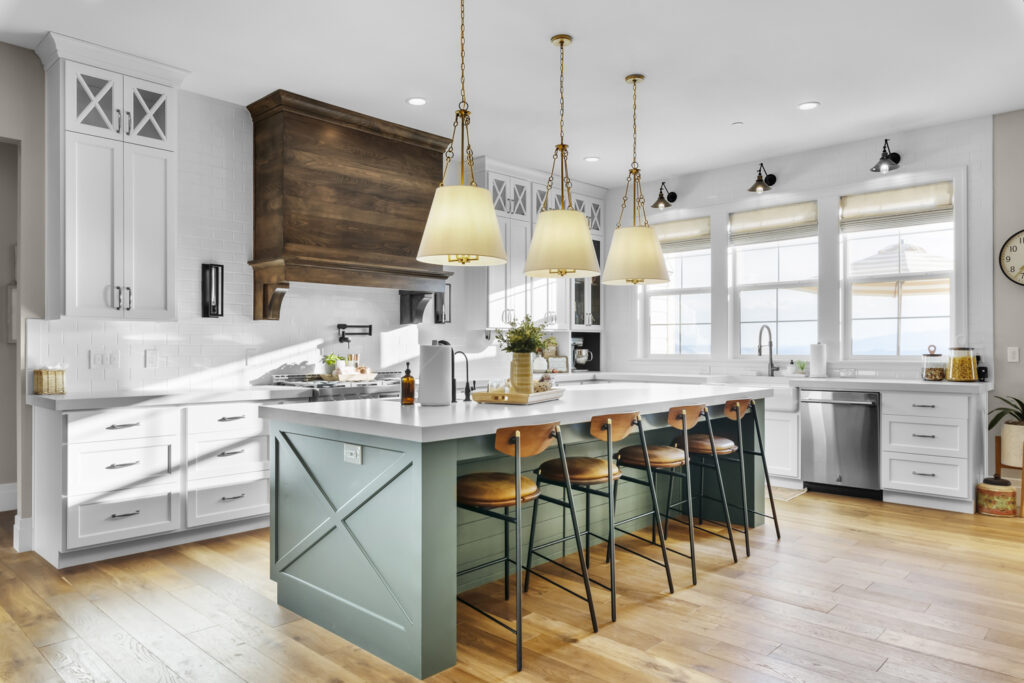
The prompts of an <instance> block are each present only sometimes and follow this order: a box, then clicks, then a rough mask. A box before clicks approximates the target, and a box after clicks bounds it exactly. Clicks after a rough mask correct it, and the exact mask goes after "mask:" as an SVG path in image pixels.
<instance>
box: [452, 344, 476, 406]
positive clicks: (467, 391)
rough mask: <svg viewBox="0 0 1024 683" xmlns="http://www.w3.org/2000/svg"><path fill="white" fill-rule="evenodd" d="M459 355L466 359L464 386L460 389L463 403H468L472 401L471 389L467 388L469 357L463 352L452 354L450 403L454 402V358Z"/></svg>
mask: <svg viewBox="0 0 1024 683" xmlns="http://www.w3.org/2000/svg"><path fill="white" fill-rule="evenodd" d="M459 354H461V355H462V357H463V358H465V359H466V386H464V387H463V388H462V391H463V394H465V398H463V400H464V401H466V402H469V401H472V400H473V389H472V388H471V387H470V386H469V356H467V355H466V352H465V351H456V352H455V353H453V354H452V401H454V400H455V362H454V361H455V356H458V355H459Z"/></svg>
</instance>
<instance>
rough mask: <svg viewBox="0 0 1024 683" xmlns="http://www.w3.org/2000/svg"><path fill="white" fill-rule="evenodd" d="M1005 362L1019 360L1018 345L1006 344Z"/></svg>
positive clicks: (1017, 361) (1016, 361)
mask: <svg viewBox="0 0 1024 683" xmlns="http://www.w3.org/2000/svg"><path fill="white" fill-rule="evenodd" d="M1006 362H1007V363H1019V362H1020V347H1019V346H1007V347H1006Z"/></svg>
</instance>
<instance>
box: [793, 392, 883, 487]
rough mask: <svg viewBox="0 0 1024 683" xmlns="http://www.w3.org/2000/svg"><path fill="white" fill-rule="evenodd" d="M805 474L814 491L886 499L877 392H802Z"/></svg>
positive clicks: (802, 466) (803, 468)
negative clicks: (881, 467) (879, 438)
mask: <svg viewBox="0 0 1024 683" xmlns="http://www.w3.org/2000/svg"><path fill="white" fill-rule="evenodd" d="M800 472H801V475H802V478H803V480H804V485H805V486H806V487H807V488H808V489H809V490H812V491H826V492H830V493H846V494H850V495H857V496H867V497H871V498H881V487H882V484H881V477H880V475H879V458H878V394H877V393H864V392H859V391H805V390H801V391H800Z"/></svg>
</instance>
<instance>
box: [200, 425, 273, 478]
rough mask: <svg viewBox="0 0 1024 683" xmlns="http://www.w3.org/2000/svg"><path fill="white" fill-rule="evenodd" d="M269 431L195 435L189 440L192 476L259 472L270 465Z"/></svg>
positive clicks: (201, 476) (203, 476)
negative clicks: (206, 436)
mask: <svg viewBox="0 0 1024 683" xmlns="http://www.w3.org/2000/svg"><path fill="white" fill-rule="evenodd" d="M268 440H269V437H267V436H266V435H265V434H257V435H256V436H236V437H228V438H217V439H198V438H193V439H190V440H189V443H188V477H189V479H201V478H205V477H219V476H223V475H228V474H240V473H243V472H256V471H259V470H263V469H266V468H267V465H268V460H267V452H268V450H269V449H268Z"/></svg>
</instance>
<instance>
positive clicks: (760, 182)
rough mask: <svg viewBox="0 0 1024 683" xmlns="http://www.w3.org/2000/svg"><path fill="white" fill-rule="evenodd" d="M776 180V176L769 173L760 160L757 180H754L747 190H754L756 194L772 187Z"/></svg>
mask: <svg viewBox="0 0 1024 683" xmlns="http://www.w3.org/2000/svg"><path fill="white" fill-rule="evenodd" d="M777 180H778V178H776V177H775V174H774V173H769V172H768V170H767V169H766V168H765V167H764V163H763V162H762V163H761V165H760V166H758V168H757V180H755V181H754V184H753V185H751V186H750V187H748V188H747V192H756V193H758V194H761V193H762V192H767V191H768V190H770V189H772V185H774V184H775V182H776V181H777Z"/></svg>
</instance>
